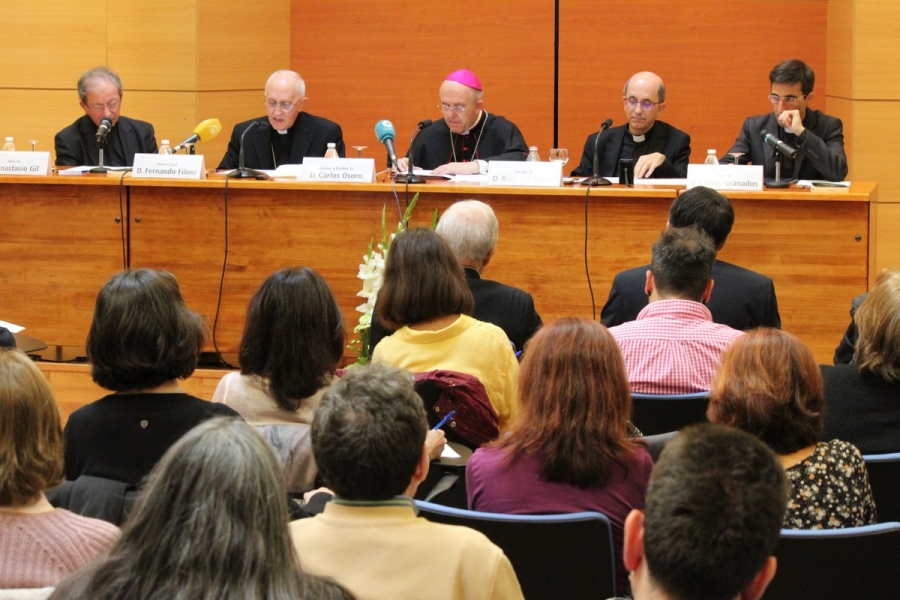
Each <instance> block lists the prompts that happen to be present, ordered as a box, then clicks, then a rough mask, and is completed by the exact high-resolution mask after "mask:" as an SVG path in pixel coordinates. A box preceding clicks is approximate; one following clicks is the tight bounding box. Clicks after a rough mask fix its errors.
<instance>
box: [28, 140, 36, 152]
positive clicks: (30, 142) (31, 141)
mask: <svg viewBox="0 0 900 600" xmlns="http://www.w3.org/2000/svg"><path fill="white" fill-rule="evenodd" d="M28 143H29V144H31V151H32V152H34V149H35V148H36V147H37V144H38V141H37V140H28Z"/></svg>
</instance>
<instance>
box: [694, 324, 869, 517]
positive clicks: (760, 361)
mask: <svg viewBox="0 0 900 600" xmlns="http://www.w3.org/2000/svg"><path fill="white" fill-rule="evenodd" d="M824 408H825V400H824V396H823V392H822V374H821V373H820V372H819V366H818V365H817V364H816V360H815V358H814V357H813V355H812V352H810V351H809V348H807V347H806V346H805V345H803V342H801V341H800V340H799V339H797V338H796V337H794V336H793V335H791V334H789V333H786V332H783V331H780V330H778V329H768V328H762V329H755V330H753V331H749V332H747V334H745V335H744V336H742V337H741V338H740V339H738V340H737V341H736V342H735V343H734V344H733V345H732V346H731V347H730V348H728V350H726V351H725V354H723V355H722V365H721V367H720V368H719V370H718V372H717V373H716V377H715V380H714V381H713V386H712V389H711V390H710V396H709V411H708V417H709V420H710V421H711V422H713V423H723V424H725V425H731V426H734V427H738V428H739V429H743V430H744V431H746V432H748V433H752V434H753V435H755V436H757V437H758V438H760V439H761V440H762V441H763V442H765V443H766V444H767V445H768V446H769V447H770V448H771V449H772V450H773V451H775V453H776V454H777V455H778V457H779V459H780V460H781V464H782V465H783V466H784V468H785V469H786V470H787V474H788V479H789V481H790V483H791V500H790V503H789V504H788V511H787V515H785V518H784V527H785V528H786V529H836V528H840V527H857V526H860V525H869V524H872V523H875V522H876V518H875V501H874V499H873V497H872V488H871V487H870V486H869V475H868V473H867V472H866V465H865V463H864V462H863V460H862V456H861V455H860V453H859V450H857V448H856V447H855V446H853V445H852V444H849V443H847V442H844V441H840V440H831V441H828V442H820V441H818V440H819V439H820V436H821V434H822V417H823V415H822V413H823V410H824Z"/></svg>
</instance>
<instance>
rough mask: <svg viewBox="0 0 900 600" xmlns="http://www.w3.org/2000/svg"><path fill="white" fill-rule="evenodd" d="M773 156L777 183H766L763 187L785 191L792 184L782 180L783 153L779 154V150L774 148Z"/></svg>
mask: <svg viewBox="0 0 900 600" xmlns="http://www.w3.org/2000/svg"><path fill="white" fill-rule="evenodd" d="M772 154H773V158H774V159H775V181H766V182H764V183H763V185H765V186H766V187H767V188H772V189H784V188H787V187H790V186H791V183H792V182H790V181H782V180H781V152H779V151H778V149H777V148H772Z"/></svg>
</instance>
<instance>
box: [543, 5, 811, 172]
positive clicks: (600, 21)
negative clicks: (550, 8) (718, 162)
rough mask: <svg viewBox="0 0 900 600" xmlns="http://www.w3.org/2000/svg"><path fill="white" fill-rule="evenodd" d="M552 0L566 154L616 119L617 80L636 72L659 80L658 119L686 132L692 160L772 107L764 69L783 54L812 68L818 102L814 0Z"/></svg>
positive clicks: (620, 115)
mask: <svg viewBox="0 0 900 600" xmlns="http://www.w3.org/2000/svg"><path fill="white" fill-rule="evenodd" d="M560 6H561V8H560V38H561V42H560V98H559V105H560V114H559V123H560V125H559V143H560V145H563V146H566V147H568V148H569V149H570V155H571V156H572V159H571V161H572V162H575V161H578V160H579V159H580V157H581V149H582V148H583V147H584V140H585V138H586V137H587V135H588V134H589V133H591V132H592V131H596V129H597V127H599V125H600V123H601V122H602V121H603V120H604V119H605V118H607V117H612V118H613V120H614V122H615V124H616V125H621V124H623V123H624V109H623V105H622V100H621V98H622V86H623V85H624V83H625V81H626V80H627V79H628V77H630V76H631V75H632V74H633V73H635V72H638V71H643V70H649V71H654V72H656V73H657V74H658V75H660V76H661V77H662V78H663V80H664V81H665V83H666V87H667V95H668V98H667V104H668V106H667V108H666V109H665V111H664V112H663V114H662V117H661V118H662V119H663V120H664V121H666V122H668V123H671V124H672V125H674V126H676V127H678V128H679V129H682V130H684V131H686V132H687V133H689V134H690V135H691V150H692V152H691V162H695V163H696V162H702V161H703V158H704V157H705V155H706V149H707V148H715V149H716V150H717V151H718V153H719V155H720V156H721V155H722V154H724V153H725V152H726V151H727V149H728V148H729V147H731V145H732V144H733V143H734V140H735V138H736V137H737V135H738V133H739V132H740V127H741V123H743V120H744V118H745V117H747V116H750V115H756V114H763V113H766V112H769V111H771V110H772V107H771V104H770V103H769V102H768V101H767V100H766V95H767V94H768V93H769V80H768V75H769V71H770V70H771V69H772V67H773V66H775V65H776V64H778V63H779V62H781V61H782V60H784V59H786V58H791V57H797V58H800V59H802V60H804V61H805V62H807V63H808V64H810V65H811V66H812V67H813V69H814V70H815V71H816V88H815V89H816V99H815V101H814V102H813V106H814V107H815V108H820V109H824V108H825V96H826V79H827V77H826V68H825V66H826V65H825V20H826V6H827V2H825V1H823V0H796V1H795V2H792V3H791V9H790V10H784V3H782V2H778V1H773V0H753V1H742V2H721V1H718V0H682V1H681V2H677V3H676V2H670V1H668V0H637V1H633V2H625V3H616V2H603V3H597V2H595V1H593V0H561V2H560ZM798 18H799V19H800V20H801V21H802V23H798V22H797V20H798ZM788 32H789V33H788ZM545 101H547V102H549V101H550V100H549V99H546V100H545ZM573 149H575V151H574V152H573ZM576 164H577V163H576Z"/></svg>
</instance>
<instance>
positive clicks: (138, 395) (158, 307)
mask: <svg viewBox="0 0 900 600" xmlns="http://www.w3.org/2000/svg"><path fill="white" fill-rule="evenodd" d="M205 341H206V327H205V326H204V324H203V321H202V320H201V318H200V315H198V314H196V313H194V312H192V311H191V310H190V309H189V308H188V307H187V306H185V304H184V300H182V298H181V292H180V291H179V289H178V282H177V281H176V280H175V277H173V276H172V275H171V274H169V273H167V272H165V271H154V270H152V269H135V270H133V271H122V272H121V273H118V274H116V275H113V276H112V277H111V278H110V280H109V281H107V282H106V284H105V285H104V286H103V288H102V289H101V290H100V294H99V295H98V296H97V303H96V305H95V308H94V320H93V322H92V323H91V328H90V331H89V332H88V339H87V355H88V359H89V360H90V361H91V376H92V377H93V379H94V381H95V382H96V383H97V384H99V385H100V386H102V387H104V388H106V389H108V390H111V391H113V392H114V393H113V394H110V395H109V396H106V397H104V398H101V399H100V400H97V401H96V402H93V403H91V404H88V405H86V406H82V407H81V408H79V409H78V410H76V411H75V412H73V413H72V414H71V415H70V416H69V420H68V422H67V423H66V428H65V465H66V470H65V474H66V479H69V480H74V479H76V478H77V477H78V476H80V475H93V476H95V477H103V478H106V479H113V480H116V481H123V482H126V483H130V484H132V485H137V484H139V483H140V481H141V479H143V478H144V477H145V476H146V475H147V474H148V473H149V472H150V470H151V469H152V468H153V465H155V464H156V463H157V461H159V459H160V458H161V457H162V455H163V454H165V452H166V450H168V449H169V447H170V446H171V445H172V444H174V443H175V442H176V441H177V440H178V439H179V438H180V437H181V436H182V435H184V434H185V433H186V432H188V431H189V430H190V429H191V428H193V427H194V426H195V425H197V424H198V423H201V422H202V421H205V420H206V419H208V418H210V417H213V416H216V415H227V416H236V415H237V413H236V412H235V411H233V410H232V409H231V408H229V407H227V406H224V405H222V404H213V403H211V402H206V401H205V400H202V399H200V398H196V397H194V396H191V395H189V394H186V393H185V392H184V391H183V390H182V389H181V387H180V385H179V383H178V380H179V379H184V378H187V377H189V376H190V375H191V374H192V373H193V372H194V369H196V368H197V361H198V359H199V357H200V351H201V349H202V348H203V344H204V342H205Z"/></svg>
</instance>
